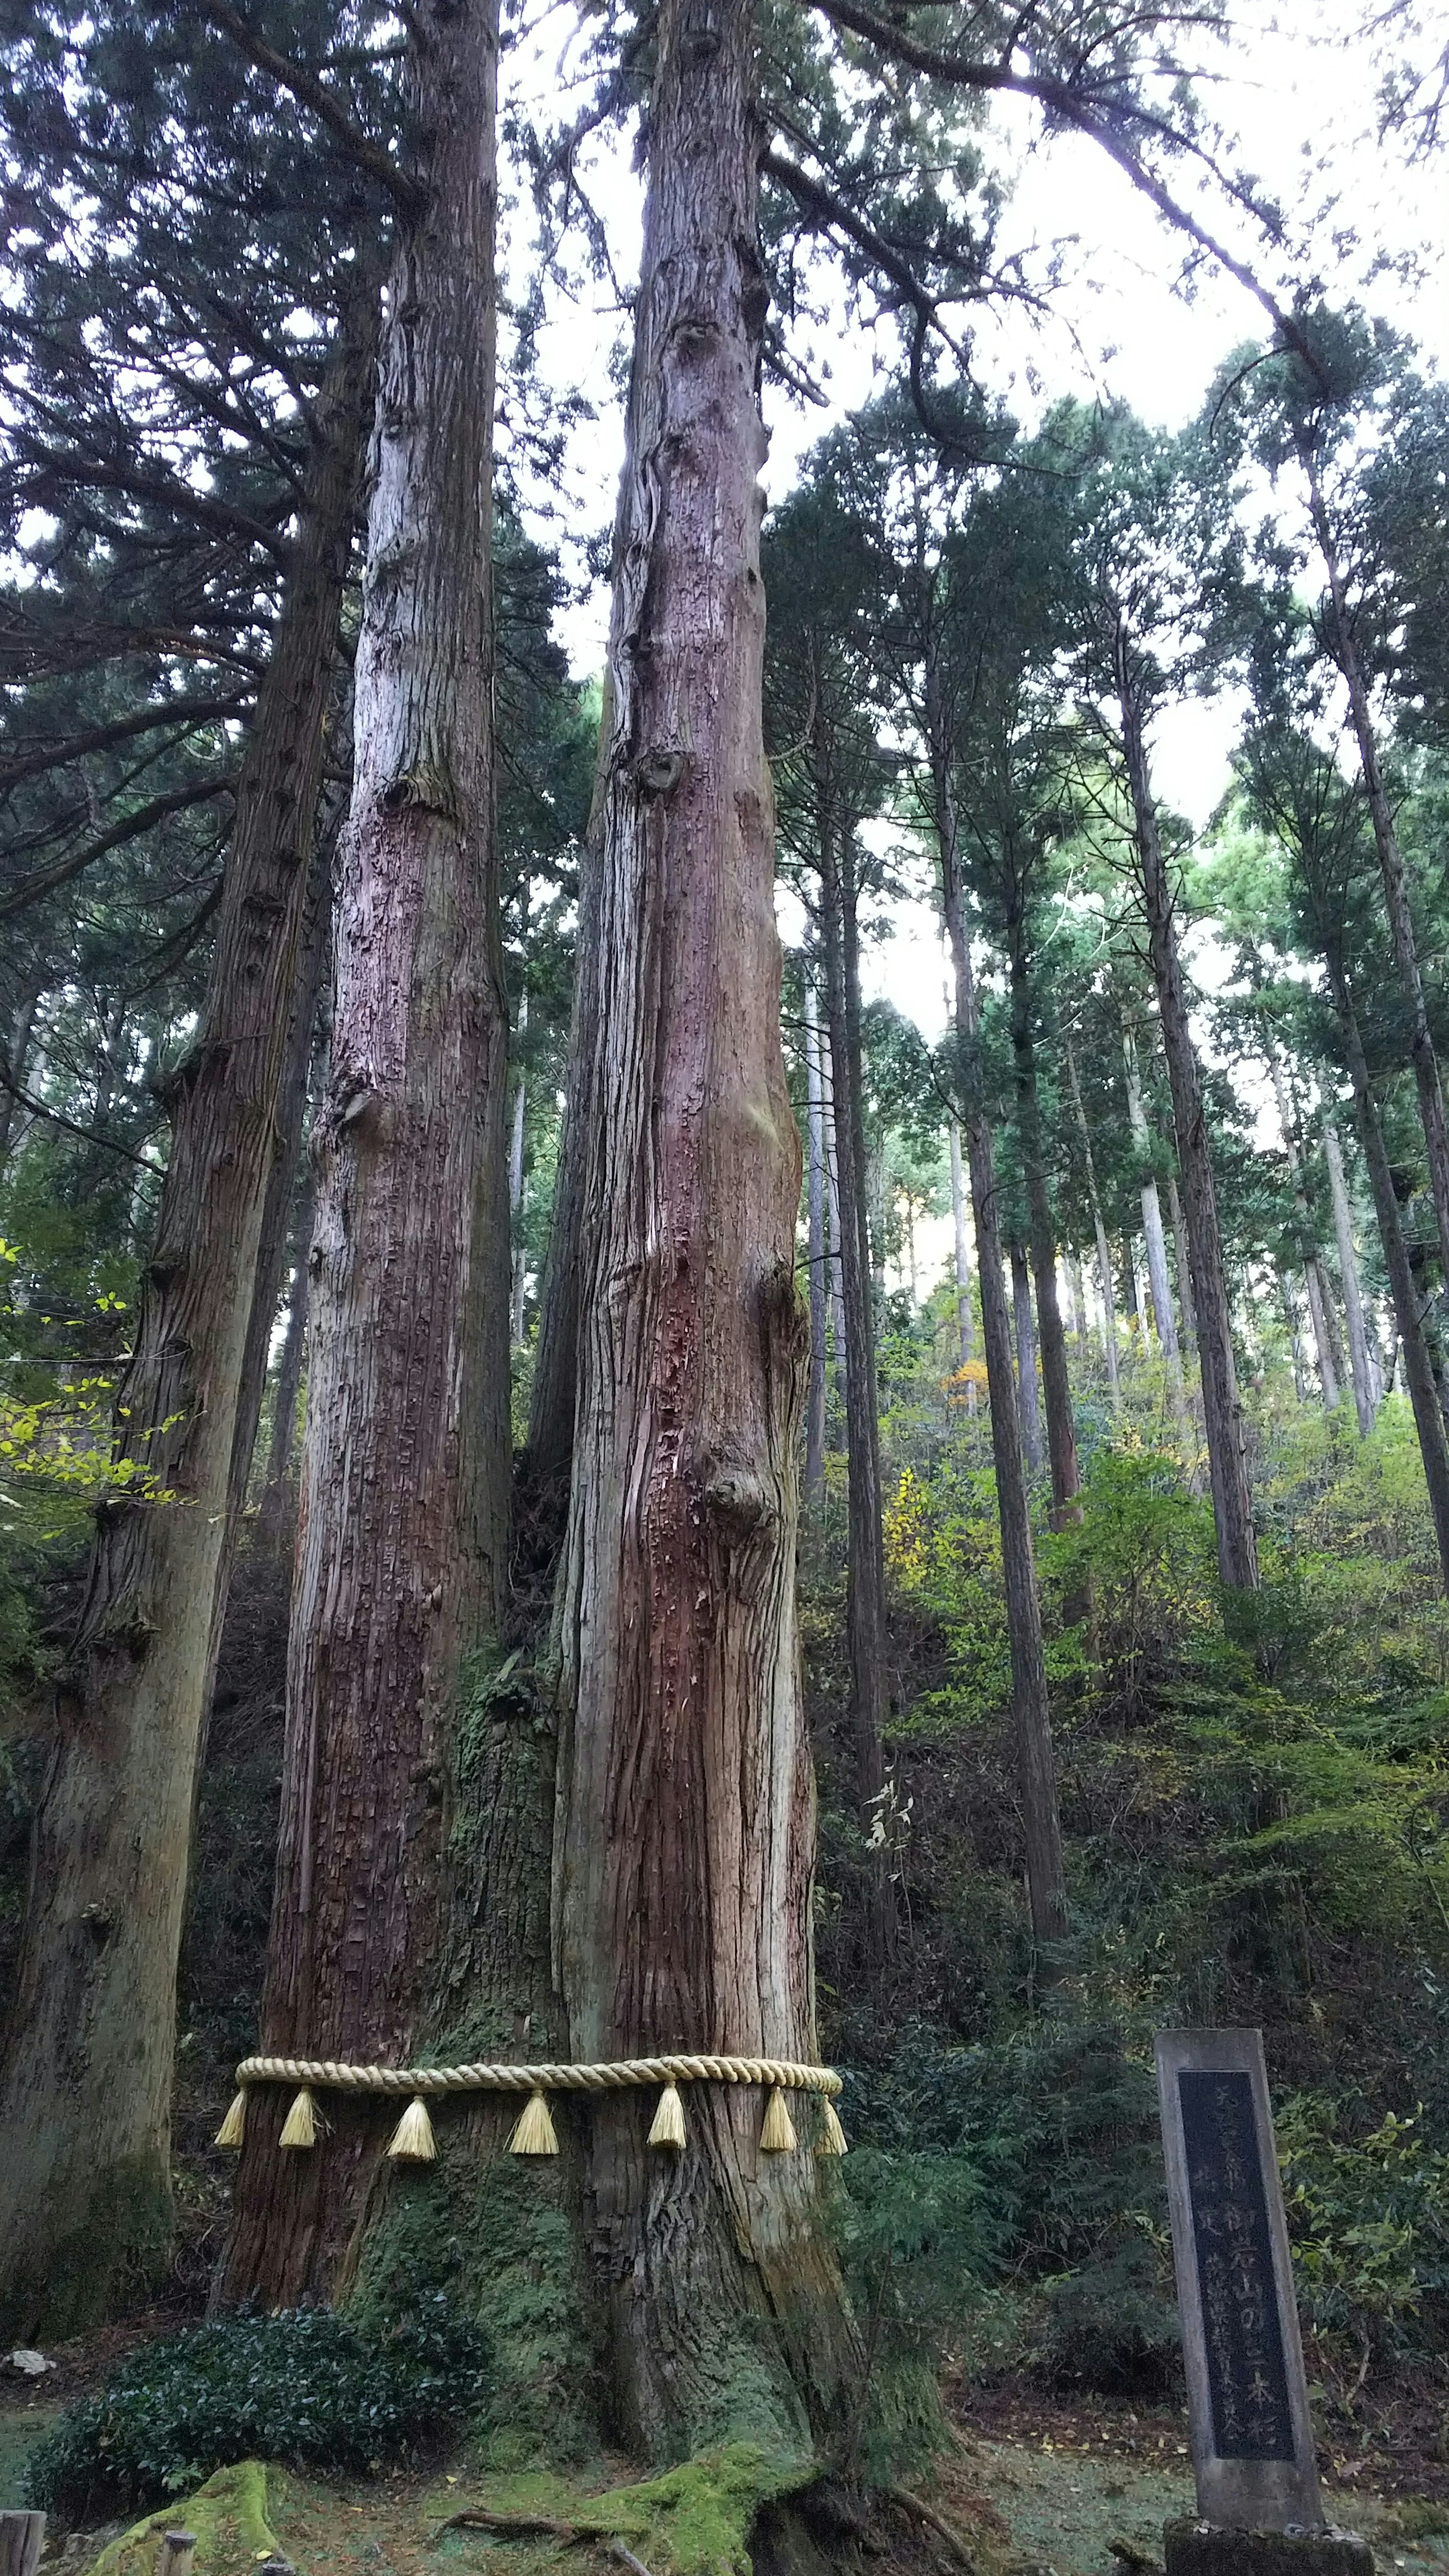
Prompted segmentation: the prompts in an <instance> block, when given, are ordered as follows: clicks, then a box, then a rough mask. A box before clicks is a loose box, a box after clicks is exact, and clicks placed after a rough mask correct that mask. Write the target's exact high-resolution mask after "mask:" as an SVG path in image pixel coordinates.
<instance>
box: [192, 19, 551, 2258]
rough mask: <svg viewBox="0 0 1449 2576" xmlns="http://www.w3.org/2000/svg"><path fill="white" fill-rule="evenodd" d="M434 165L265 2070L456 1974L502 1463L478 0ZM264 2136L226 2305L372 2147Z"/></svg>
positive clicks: (313, 1438)
mask: <svg viewBox="0 0 1449 2576" xmlns="http://www.w3.org/2000/svg"><path fill="white" fill-rule="evenodd" d="M412 23H413V30H414V43H413V51H412V54H411V56H410V61H409V67H408V84H409V92H410V98H409V105H410V110H411V115H410V123H411V127H412V131H413V132H414V133H415V134H416V135H417V136H418V137H419V138H420V148H421V150H422V152H423V153H424V155H425V166H424V167H423V168H422V169H421V170H420V172H419V174H418V176H419V181H420V187H419V194H418V199H417V210H416V211H415V212H413V213H410V214H409V215H408V216H407V217H406V218H403V219H400V223H399V232H398V239H397V246H396V249H395V253H394V260H393V268H392V274H391V277H390V279H389V284H388V294H387V307H386V320H385V325H384V335H383V349H382V362H381V371H380V384H379V400H378V429H377V436H376V440H375V446H374V459H373V463H374V485H373V499H372V506H371V512H370V518H369V527H368V558H367V581H366V588H365V593H364V605H363V624H362V635H361V640H360V644H359V649H358V657H357V670H356V683H355V697H354V738H355V769H354V786H353V800H352V811H351V816H350V820H349V824H348V828H347V832H346V835H345V838H344V845H343V854H342V865H341V881H340V886H339V891H338V902H337V914H336V925H335V953H336V1004H335V1010H334V1016H333V1036H332V1070H331V1079H330V1085H329V1090H328V1096H327V1099H326V1102H325V1104H324V1107H323V1110H322V1113H321V1115H320V1116H319V1119H318V1122H317V1131H316V1143H315V1151H316V1154H317V1162H318V1208H317V1221H316V1230H315V1233H314V1237H313V1246H312V1255H311V1302H312V1317H311V1328H310V1378H309V1386H308V1403H307V1423H306V1431H305V1436H304V1440H303V1450H302V1467H301V1490H300V1501H299V1512H298V1537H297V1565H296V1578H295V1584H294V1594H293V1616H292V1635H291V1647H290V1655H289V1670H288V1694H287V1743H286V1770H285V1782H284V1791H283V1804H282V1821H281V1840H280V1850H279V1856H278V1866H277V1883H276V1894H275V1899H274V1906H273V1917H272V1937H271V1947H270V1952H269V1958H268V1970H267V1986H266V1995H265V2001H264V2006H263V2027H262V2041H263V2046H264V2047H265V2048H267V2049H270V2050H275V2051H282V2052H285V2053H291V2054H303V2055H305V2054H312V2055H319V2056H323V2057H336V2058H340V2059H351V2060H354V2061H356V2060H359V2059H361V2060H365V2061H372V2060H388V2059H391V2060H392V2061H393V2062H394V2063H396V2062H398V2061H399V2060H405V2059H406V2058H407V2056H408V2055H409V2053H410V2052H411V2050H412V2049H413V2048H414V2047H415V2045H416V2044H417V2041H418V2038H419V2034H420V2030H421V2026H422V2024H423V2021H424V2018H425V2015H426V2012H427V2008H428V2006H429V2004H430V2002H431V2000H432V1996H433V1990H434V1986H435V1982H436V1981H437V1979H438V1977H439V1974H440V1969H441V1957H440V1953H441V1950H442V1946H443V1926H444V1921H445V1905H446V1874H445V1819H446V1814H447V1805H446V1792H447V1785H448V1778H449V1772H450V1767H451V1763H452V1757H453V1753H454V1747H455V1741H456V1737H457V1734H458V1730H459V1721H460V1711H461V1704H462V1699H463V1694H464V1665H465V1660H466V1658H467V1656H468V1654H469V1652H470V1650H472V1649H473V1648H474V1647H475V1646H477V1645H478V1644H479V1642H480V1640H481V1639H482V1638H483V1636H484V1635H486V1633H487V1632H488V1630H489V1628H490V1627H491V1626H492V1625H493V1623H494V1622H495V1620H496V1617H497V1613H498V1608H499V1602H500V1597H501V1591H502V1585H503V1579H504V1552H505V1516H506V1505H507V1490H508V1487H507V1471H508V1447H507V1437H508V1416H507V1395H508V1357H507V1316H508V1182H507V1161H506V1150H505V1126H504V1122H505V1108H506V1088H507V1046H508V1014H507V1005H506V1000H505V995H504V990H503V977H502V963H501V955H500V950H499V941H498V926H497V899H496V884H495V877H494V852H493V830H492V802H493V790H492V752H493V746H492V726H491V709H492V649H493V647H492V601H491V567H490V522H491V479H492V477H491V453H492V422H493V345H494V342H493V322H494V303H493V235H494V213H495V179H494V142H493V136H494V103H495V100H494V82H495V63H496V50H497V21H496V12H495V10H494V9H493V7H492V6H491V5H489V0H421V5H420V6H419V7H418V8H417V9H415V10H414V11H413V12H412ZM284 2110H285V2104H284V2103H283V2102H280V2101H278V2100H276V2099H268V2098H259V2099H258V2101H257V2103H256V2105H255V2107H254V2110H253V2113H252V2116H251V2117H249V2119H248V2123H247V2142H246V2147H245V2149H244V2152H243V2156H242V2164H241V2171H240V2175H239V2179H238V2186H237V2200H236V2210H235V2218H234V2225H233V2231H232V2237H231V2242H230V2245H229V2248H228V2253H227V2258H226V2264H225V2271H224V2284H223V2286H224V2292H225V2294H226V2295H229V2296H240V2295H244V2294H252V2295H259V2296H261V2297H262V2298H264V2299H265V2300H267V2301H268V2302H269V2303H270V2302H283V2303H287V2302H292V2301H295V2300H296V2299H298V2298H300V2297H302V2296H304V2295H320V2296H324V2297H325V2296H327V2295H329V2294H330V2293H331V2291H332V2290H333V2289H334V2288H335V2287H336V2286H337V2284H338V2282H339V2279H340V2278H343V2277H345V2271H346V2263H347V2257H348V2250H349V2247H350V2245H351V2243H352V2241H353V2238H354V2231H355V2229H356V2226H357V2222H358V2220H359V2217H360V2214H361V2211H362V2209H363V2206H364V2202H365V2197H366V2191H367V2187H368V2183H369V2180H370V2177H371V2174H372V2172H373V2169H374V2166H375V2163H376V2159H377V2156H378V2154H379V2152H380V2149H381V2147H382V2145H383V2143H384V2141H385V2137H386V2123H385V2122H378V2121H376V2120H368V2119H366V2118H357V2119H354V2120H351V2121H346V2120H339V2122H338V2124H337V2127H336V2130H335V2132H334V2133H333V2134H332V2135H331V2136H330V2137H329V2138H328V2139H326V2140H325V2142H324V2143H323V2144H322V2145H321V2146H319V2147H318V2148H317V2149H316V2150H315V2151H314V2152H313V2153H311V2154H309V2155H287V2156H279V2155H278V2153H277V2151H276V2140H277V2131H278V2127H279V2124H280V2121H281V2118H282V2115H283V2112H284Z"/></svg>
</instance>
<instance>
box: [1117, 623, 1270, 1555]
mask: <svg viewBox="0 0 1449 2576" xmlns="http://www.w3.org/2000/svg"><path fill="white" fill-rule="evenodd" d="M1117 669H1118V684H1119V696H1120V703H1121V713H1122V735H1123V744H1124V748H1125V751H1126V759H1127V780H1128V788H1129V792H1130V794H1131V798H1132V810H1133V819H1134V822H1135V825H1136V837H1137V865H1138V874H1139V882H1140V886H1141V892H1142V903H1143V911H1144V914H1145V917H1146V922H1147V946H1148V953H1149V956H1150V958H1151V961H1152V974H1153V980H1154V982H1155V984H1156V987H1157V1006H1158V1011H1159V1014H1160V1017H1161V1022H1162V1045H1163V1052H1164V1054H1165V1056H1166V1058H1167V1078H1168V1082H1169V1084H1170V1086H1171V1090H1172V1113H1173V1122H1174V1124H1175V1126H1176V1129H1177V1158H1178V1164H1179V1167H1180V1169H1181V1172H1182V1195H1183V1210H1184V1214H1185V1216H1186V1218H1187V1239H1188V1250H1189V1253H1190V1255H1191V1260H1192V1293H1193V1303H1194V1306H1195V1307H1196V1310H1197V1343H1198V1356H1199V1359H1200V1362H1201V1366H1202V1400H1203V1428H1204V1432H1205V1435H1206V1440H1207V1453H1208V1471H1209V1475H1210V1477H1211V1481H1212V1497H1213V1522H1214V1526H1215V1528H1216V1531H1217V1543H1218V1572H1219V1574H1220V1575H1221V1577H1222V1580H1223V1583H1224V1585H1225V1587H1226V1588H1227V1589H1228V1590H1229V1591H1234V1592H1249V1591H1253V1590H1255V1589H1256V1587H1257V1582H1258V1548H1257V1541H1256V1539H1255V1537H1254V1534H1253V1505H1252V1495H1251V1493H1250V1491H1249V1487H1248V1462H1247V1456H1246V1452H1245V1449H1244V1443H1243V1408H1242V1401H1241V1398H1240V1396H1239V1393H1238V1375H1237V1369H1236V1366H1235V1364H1234V1360H1233V1330H1232V1315H1231V1310H1230V1308H1229V1304H1228V1289H1227V1279H1226V1275H1225V1273H1224V1269H1223V1247H1222V1236H1221V1233H1220V1230H1219V1226H1218V1207H1217V1194H1216V1191H1215V1190H1214V1187H1213V1169H1212V1157H1211V1154H1210V1152H1209V1148H1208V1133H1207V1121H1206V1119H1205V1117H1204V1115H1203V1099H1202V1079H1201V1075H1200V1074H1199V1071H1198V1063H1197V1057H1196V1054H1195V1053H1194V1050H1193V1043H1192V1030H1191V1027H1190V1025H1189V1022H1188V1012H1187V991H1186V986H1185V984H1184V981H1183V973H1182V961H1181V959H1180V957H1179V955H1178V948H1177V930H1176V925H1175V922H1174V918H1173V913H1174V906H1173V898H1172V887H1171V883H1170V880H1169V877H1168V872H1167V863H1166V861H1165V859H1164V858H1163V855H1162V843H1161V840H1160V838H1159V835H1158V829H1157V808H1156V806H1155V804H1154V802H1153V798H1152V787H1151V780H1150V775H1149V771H1148V762H1147V745H1146V741H1145V739H1144V736H1143V730H1142V712H1141V708H1140V706H1139V703H1138V700H1137V695H1136V690H1135V686H1134V680H1133V672H1132V664H1131V653H1130V647H1129V643H1128V639H1127V635H1126V632H1125V630H1124V629H1120V628H1119V631H1118V650H1117Z"/></svg>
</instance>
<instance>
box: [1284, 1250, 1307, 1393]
mask: <svg viewBox="0 0 1449 2576" xmlns="http://www.w3.org/2000/svg"><path fill="white" fill-rule="evenodd" d="M1277 1277H1278V1303H1279V1305H1280V1306H1281V1307H1282V1309H1283V1321H1284V1323H1285V1325H1286V1326H1287V1328H1288V1355H1289V1358H1290V1359H1291V1360H1292V1363H1293V1392H1294V1394H1295V1395H1296V1397H1297V1399H1298V1401H1299V1403H1300V1404H1304V1403H1306V1402H1307V1398H1308V1382H1307V1379H1306V1378H1305V1377H1304V1374H1303V1337H1302V1335H1301V1334H1300V1332H1299V1330H1298V1309H1297V1307H1296V1306H1295V1305H1294V1303H1293V1285H1292V1282H1291V1280H1290V1279H1289V1276H1288V1273H1287V1271H1286V1270H1279V1272H1278V1274H1277Z"/></svg>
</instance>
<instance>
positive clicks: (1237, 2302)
mask: <svg viewBox="0 0 1449 2576" xmlns="http://www.w3.org/2000/svg"><path fill="white" fill-rule="evenodd" d="M1177 2089H1178V2097H1179V2100H1180V2102H1181V2105H1182V2135H1183V2144H1184V2146H1185V2148H1186V2150H1187V2186H1188V2195H1189V2199H1190V2201H1191V2205H1192V2234H1193V2244H1194V2248H1195V2250H1196V2254H1197V2271H1198V2281H1199V2283H1200V2285H1201V2294H1202V2316H1203V2340H1204V2343H1205V2345H1206V2357H1207V2377H1208V2388H1209V2391H1210V2393H1211V2398H1212V2420H1213V2448H1214V2450H1215V2451H1216V2452H1217V2454H1218V2457H1219V2459H1223V2460H1291V2459H1292V2458H1293V2456H1294V2440H1293V2423H1292V2417H1291V2414H1290V2410H1289V2404H1288V2370H1287V2364H1286V2361H1285V2358H1284V2352H1283V2328H1282V2324H1281V2321H1280V2319H1279V2314H1278V2293H1277V2285H1276V2283H1275V2281H1274V2277H1273V2246H1272V2239H1271V2237H1270V2235H1269V2222H1268V2196H1267V2193H1266V2191H1265V2189H1264V2187H1263V2148H1262V2142H1260V2140H1259V2137H1258V2133H1257V2124H1256V2121H1255V2119H1254V2104H1253V2086H1252V2081H1251V2078H1250V2077H1249V2076H1247V2075H1245V2074H1241V2073H1237V2072H1230V2071H1229V2070H1228V2069H1226V2068H1224V2069H1223V2070H1222V2071H1221V2072H1219V2073H1215V2074H1189V2073H1188V2072H1187V2071H1186V2070H1184V2071H1182V2072H1181V2073H1180V2074H1179V2075H1178V2079H1177ZM1269 2147H1270V2152H1271V2142H1269Z"/></svg>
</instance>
